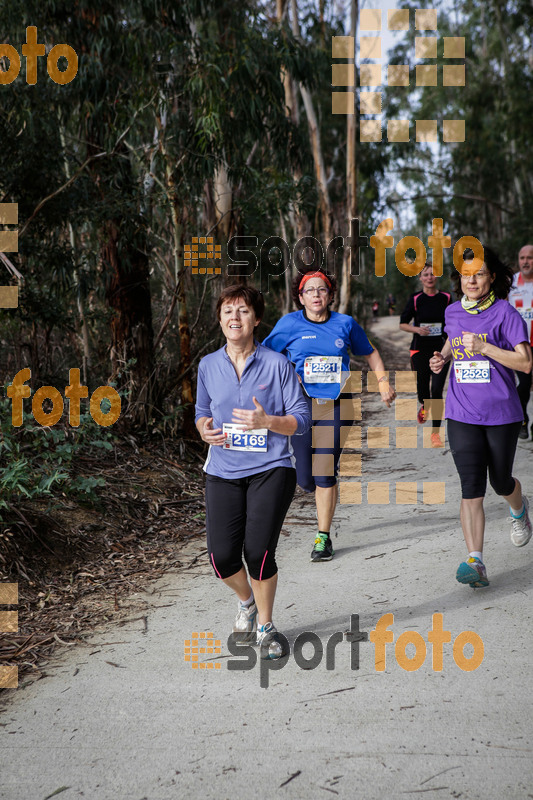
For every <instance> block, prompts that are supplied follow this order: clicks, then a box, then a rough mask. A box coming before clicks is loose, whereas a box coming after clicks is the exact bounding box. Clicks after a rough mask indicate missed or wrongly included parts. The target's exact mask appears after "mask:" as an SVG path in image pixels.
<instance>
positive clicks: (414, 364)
mask: <svg viewBox="0 0 533 800" xmlns="http://www.w3.org/2000/svg"><path fill="white" fill-rule="evenodd" d="M420 283H421V284H422V290H421V291H419V292H415V293H414V294H412V295H411V297H410V298H409V300H408V301H407V305H406V306H405V308H404V310H403V312H402V314H401V317H400V329H401V330H402V331H408V332H409V333H413V334H414V335H413V339H412V341H411V349H410V351H409V355H410V356H411V369H412V370H413V371H414V372H416V389H417V394H418V400H419V402H420V403H421V406H420V410H419V411H418V416H417V419H418V421H419V422H420V423H424V422H425V421H426V419H427V418H428V414H429V408H428V407H427V406H428V402H427V401H428V400H441V399H442V390H443V389H444V383H445V382H446V376H447V374H448V369H449V364H447V365H446V367H448V369H443V370H442V372H439V373H438V374H435V373H434V372H431V370H430V368H429V359H430V358H431V356H432V355H433V352H434V351H435V350H439V351H440V350H441V349H442V346H443V345H444V342H445V341H446V338H447V337H446V334H445V333H444V312H445V310H446V307H447V306H448V305H449V304H450V303H451V302H452V297H451V295H450V294H449V292H440V291H439V290H438V289H437V286H436V283H437V279H436V278H435V276H434V275H433V267H432V266H431V264H426V266H425V267H424V269H423V270H422V272H421V273H420ZM411 321H413V324H411ZM438 406H440V404H437V405H436V406H434V407H433V413H432V417H433V420H432V422H433V428H434V430H433V432H432V434H431V446H432V447H442V446H443V443H442V440H441V438H440V435H439V432H438V428H440V426H441V413H440V408H438Z"/></svg>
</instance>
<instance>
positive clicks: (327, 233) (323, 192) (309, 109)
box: [291, 0, 332, 252]
mask: <svg viewBox="0 0 533 800" xmlns="http://www.w3.org/2000/svg"><path fill="white" fill-rule="evenodd" d="M291 3H292V31H293V34H294V36H295V37H297V38H300V24H299V22H298V5H297V2H296V0H291ZM298 86H299V89H300V94H301V95H302V100H303V104H304V108H305V114H306V117H307V124H308V127H309V136H310V139H311V149H312V153H313V162H314V165H315V178H316V182H317V188H318V197H319V207H320V216H321V220H322V238H323V244H324V252H325V251H326V249H327V246H328V243H329V242H330V240H331V238H332V235H331V234H332V211H331V203H330V199H329V192H328V184H327V177H326V168H325V166H324V156H323V153H322V145H321V143H320V130H319V127H318V121H317V117H316V113H315V108H314V105H313V99H312V97H311V93H310V92H309V91H308V89H307V88H306V87H305V86H304V85H303V83H300V84H298Z"/></svg>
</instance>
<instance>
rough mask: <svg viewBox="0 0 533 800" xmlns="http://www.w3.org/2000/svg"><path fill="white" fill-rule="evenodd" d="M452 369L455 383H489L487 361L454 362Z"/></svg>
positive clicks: (488, 365)
mask: <svg viewBox="0 0 533 800" xmlns="http://www.w3.org/2000/svg"><path fill="white" fill-rule="evenodd" d="M453 368H454V370H455V380H456V381H457V383H490V364H489V362H488V361H455V362H454V364H453Z"/></svg>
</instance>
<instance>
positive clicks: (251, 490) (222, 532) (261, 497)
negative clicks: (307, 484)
mask: <svg viewBox="0 0 533 800" xmlns="http://www.w3.org/2000/svg"><path fill="white" fill-rule="evenodd" d="M295 488H296V472H295V470H294V469H292V468H290V467H274V468H273V469H269V470H267V471H266V472H258V473H257V474H255V475H249V476H248V477H246V478H236V479H234V480H229V479H226V478H218V477H216V476H215V475H207V476H206V484H205V508H206V528H207V550H208V552H209V560H210V562H211V565H212V567H213V569H214V570H215V573H216V574H217V575H218V577H219V578H230V577H231V576H232V575H235V573H236V572H239V570H240V569H241V567H242V565H243V562H242V556H243V550H244V559H245V561H246V564H247V566H248V572H249V574H250V577H252V578H254V579H255V580H258V581H260V580H266V579H267V578H271V577H272V576H273V575H275V574H276V572H277V571H278V567H277V565H276V558H275V555H276V546H277V543H278V539H279V534H280V531H281V526H282V525H283V520H284V519H285V514H286V513H287V511H288V509H289V506H290V504H291V501H292V498H293V496H294V490H295Z"/></svg>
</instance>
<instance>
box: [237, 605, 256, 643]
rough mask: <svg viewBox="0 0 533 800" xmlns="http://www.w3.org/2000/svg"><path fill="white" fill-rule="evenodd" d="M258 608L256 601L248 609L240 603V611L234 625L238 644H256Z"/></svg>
mask: <svg viewBox="0 0 533 800" xmlns="http://www.w3.org/2000/svg"><path fill="white" fill-rule="evenodd" d="M256 620H257V606H256V604H255V600H254V601H253V602H252V604H251V605H249V606H248V607H246V606H243V605H242V604H241V603H240V602H239V610H238V611H237V616H236V617H235V622H234V623H233V634H234V636H233V638H234V639H235V641H236V642H254V641H255V631H256V628H257V621H256Z"/></svg>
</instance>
